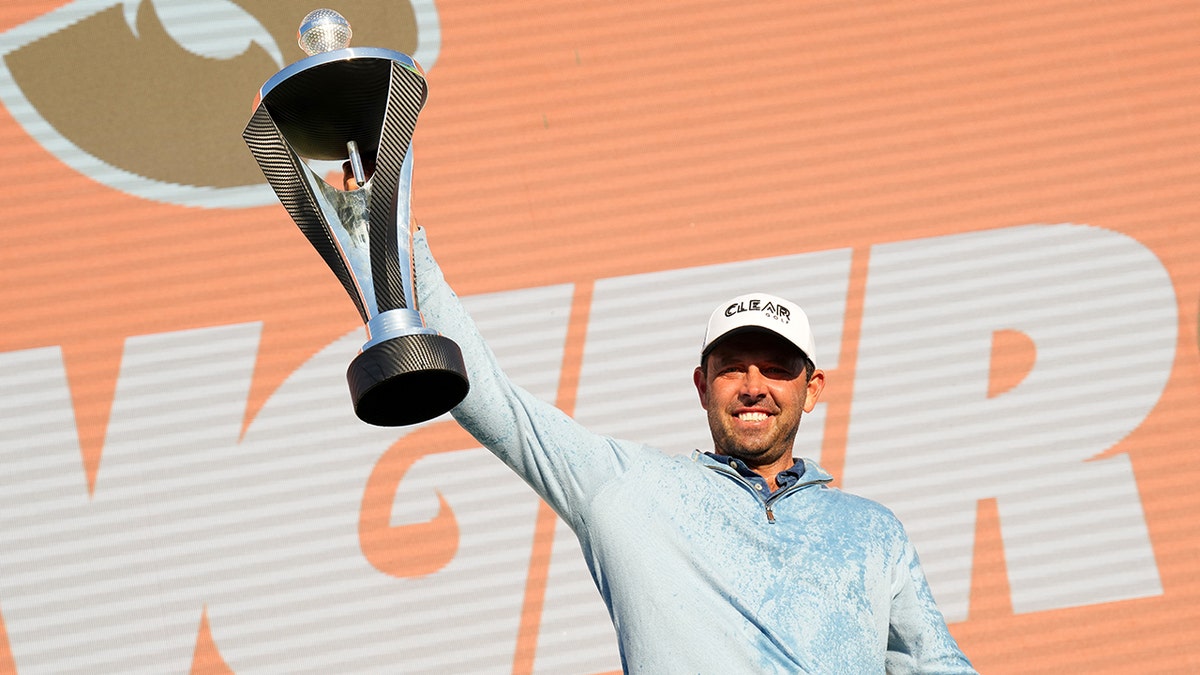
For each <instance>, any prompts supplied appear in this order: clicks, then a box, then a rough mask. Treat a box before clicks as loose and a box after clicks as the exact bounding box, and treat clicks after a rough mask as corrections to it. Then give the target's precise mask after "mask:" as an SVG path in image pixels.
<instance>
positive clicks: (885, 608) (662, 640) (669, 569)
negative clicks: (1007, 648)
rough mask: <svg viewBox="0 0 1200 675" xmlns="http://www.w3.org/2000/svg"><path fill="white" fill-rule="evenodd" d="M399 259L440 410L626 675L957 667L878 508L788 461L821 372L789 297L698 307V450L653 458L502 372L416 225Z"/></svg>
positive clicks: (966, 669)
mask: <svg viewBox="0 0 1200 675" xmlns="http://www.w3.org/2000/svg"><path fill="white" fill-rule="evenodd" d="M413 251H414V265H415V271H416V281H417V284H416V286H417V289H418V294H419V302H420V307H421V311H422V313H423V314H424V316H425V318H426V320H427V321H428V324H429V325H430V326H431V327H433V328H435V329H436V330H438V331H440V332H441V333H442V334H443V335H446V336H447V337H449V338H451V339H453V340H454V341H455V342H457V343H458V344H459V346H460V347H462V351H463V357H464V360H465V362H466V365H467V370H468V372H469V375H470V378H471V391H470V393H469V394H468V395H467V397H466V399H465V400H464V401H463V402H462V403H461V404H459V406H458V407H457V408H455V409H454V411H453V414H454V417H455V419H456V420H458V422H459V423H460V424H461V425H462V426H463V428H465V429H466V430H467V431H468V432H470V433H471V434H472V435H473V436H474V437H475V438H476V440H478V441H479V442H480V443H481V444H482V445H483V446H484V447H486V448H488V449H489V450H491V451H492V452H493V453H494V454H495V455H496V456H497V457H499V458H500V459H501V460H502V461H504V462H505V463H506V464H508V466H509V467H511V468H512V469H513V470H514V471H515V472H516V473H517V474H518V475H520V476H521V477H522V478H523V479H524V480H525V482H527V483H528V484H529V485H530V486H531V487H532V488H533V489H534V490H535V491H536V492H537V493H538V495H540V496H541V497H542V499H544V500H545V501H546V502H547V503H548V504H549V505H550V506H551V507H552V508H553V509H554V510H555V512H557V513H558V515H559V516H561V517H562V519H563V520H564V521H566V523H567V524H568V525H570V527H571V528H572V530H574V532H575V534H576V536H577V537H578V539H579V544H580V547H581V549H582V551H583V555H584V557H585V559H586V560H587V563H588V569H589V571H590V572H591V574H592V578H593V579H594V580H595V582H596V587H597V589H598V590H599V591H600V596H601V598H602V599H603V600H604V602H605V604H606V605H607V606H608V610H609V614H610V616H611V617H612V621H613V626H614V627H615V628H616V632H617V642H618V645H619V648H620V651H621V662H622V667H623V668H624V670H625V672H627V673H650V674H653V675H662V674H670V673H721V674H724V673H755V674H757V673H789V674H790V673H854V674H856V675H857V674H860V673H883V672H885V671H886V672H889V673H948V674H958V673H974V672H975V671H974V670H973V669H972V667H971V664H970V663H969V662H968V661H967V659H966V657H965V656H963V654H962V652H961V651H960V650H959V648H958V646H957V644H956V643H955V641H954V638H953V637H951V635H950V633H949V631H948V630H947V628H946V623H945V620H944V619H943V618H942V615H941V613H940V612H939V611H938V609H937V606H936V605H935V604H934V600H933V597H932V595H931V594H930V592H929V587H928V585H927V584H926V582H925V577H924V574H923V573H922V571H921V566H920V563H919V562H918V561H917V554H916V551H915V550H914V549H913V547H912V544H911V543H910V542H909V540H908V537H907V536H906V534H905V532H904V528H903V527H902V526H901V525H900V523H899V521H897V520H896V518H895V516H894V515H892V513H891V512H890V511H888V510H887V509H885V508H884V507H882V506H880V505H879V504H876V503H875V502H872V501H869V500H866V499H863V498H861V497H856V496H853V495H850V494H847V493H845V492H842V491H840V490H837V489H833V488H831V487H829V485H828V483H829V482H830V480H832V477H831V476H830V475H829V474H828V473H826V472H825V471H824V470H822V469H821V467H819V466H817V465H816V463H814V462H812V461H811V460H807V459H800V458H794V457H793V456H792V446H793V443H794V441H795V438H796V432H797V429H798V428H799V426H800V420H801V417H802V416H803V414H804V413H806V412H809V411H811V410H812V409H813V406H814V405H815V404H816V402H817V399H818V398H819V397H820V394H821V390H822V388H823V387H824V384H825V374H824V373H823V372H821V371H820V370H818V369H816V367H815V365H814V358H815V356H814V354H815V347H814V345H813V337H812V332H811V330H810V329H809V324H808V319H807V318H806V317H805V315H804V312H803V311H801V309H800V308H799V307H798V306H796V305H794V304H792V303H791V302H789V301H787V300H783V299H781V298H777V297H774V296H769V295H765V294H761V293H756V294H751V295H746V296H741V297H738V298H734V299H732V300H730V301H729V302H726V303H722V304H721V305H720V306H719V307H718V308H717V310H716V311H714V312H713V314H712V317H711V318H710V320H709V323H708V329H707V331H706V333H705V336H704V339H703V341H702V348H701V351H700V355H699V356H700V365H699V367H697V368H696V369H695V372H694V373H693V380H694V383H695V386H696V390H697V392H698V394H699V397H700V403H701V405H702V406H703V407H704V408H705V410H706V411H707V412H708V422H709V427H710V429H711V431H712V437H713V451H712V452H700V451H696V452H693V453H691V455H690V456H680V455H668V454H667V453H664V452H662V451H660V450H657V449H654V448H650V447H647V446H646V445H644V444H641V443H637V442H632V441H624V440H617V439H614V438H609V437H606V436H601V435H598V434H594V433H592V432H590V431H588V430H587V429H585V428H583V427H582V426H580V425H579V424H578V423H577V422H575V421H574V420H573V419H571V418H570V417H569V416H567V415H566V414H564V413H563V412H561V411H559V410H558V409H557V408H555V407H553V406H551V405H549V404H547V403H545V402H543V401H541V400H539V399H537V398H535V397H534V396H532V395H531V394H529V393H528V392H526V391H524V390H523V389H521V388H520V387H518V386H516V385H515V384H513V383H512V382H511V381H510V380H509V379H508V378H507V377H506V376H505V375H504V373H503V372H502V371H501V370H500V367H499V365H498V364H497V363H496V360H495V357H494V356H493V354H492V352H491V350H490V349H489V348H488V347H487V345H486V344H485V343H484V341H483V339H482V338H481V337H480V335H479V333H478V331H477V330H476V328H475V326H474V324H473V323H472V322H471V319H470V317H469V316H468V315H467V313H466V311H465V310H464V309H463V307H462V305H461V304H460V303H459V301H458V298H457V297H456V296H455V295H454V292H453V291H452V290H450V288H449V286H448V285H447V284H446V282H445V280H444V278H443V276H442V273H441V271H440V270H439V269H438V267H437V263H436V262H435V261H434V259H433V256H432V255H431V254H430V252H429V248H428V244H427V241H426V236H425V232H424V231H423V230H421V231H418V232H417V233H416V236H415V238H414V248H413ZM680 376H681V377H685V374H684V373H680Z"/></svg>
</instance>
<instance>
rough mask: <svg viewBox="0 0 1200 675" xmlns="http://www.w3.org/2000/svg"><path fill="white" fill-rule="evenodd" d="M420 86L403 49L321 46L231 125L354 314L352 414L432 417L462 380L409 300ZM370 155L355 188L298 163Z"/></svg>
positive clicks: (450, 352) (405, 420)
mask: <svg viewBox="0 0 1200 675" xmlns="http://www.w3.org/2000/svg"><path fill="white" fill-rule="evenodd" d="M320 11H326V12H328V11H329V10H320ZM314 14H316V12H314ZM310 16H311V15H310ZM337 18H338V19H340V16H338V17H337ZM307 20H308V19H307V18H306V21H307ZM342 22H343V23H344V20H342ZM345 29H346V32H347V33H348V31H349V26H348V25H346V27H345ZM302 31H303V26H302ZM427 91H428V90H427V87H426V82H425V77H424V74H423V72H422V70H421V68H420V66H418V65H417V63H416V62H415V61H413V60H412V58H410V57H409V56H407V55H405V54H401V53H400V52H395V51H392V50H388V49H378V48H341V49H333V50H331V51H326V52H321V53H317V54H314V55H311V56H309V57H308V58H305V59H302V60H300V61H297V62H296V63H293V64H291V65H289V66H287V67H286V68H284V69H283V70H281V71H279V72H278V73H276V74H275V75H274V76H273V77H271V79H270V80H268V81H267V83H266V84H264V85H263V86H262V88H261V90H260V91H259V94H258V97H257V99H256V101H255V103H254V114H253V116H252V117H251V119H250V122H249V123H248V124H247V125H246V129H245V131H243V132H242V137H243V138H244V139H245V141H246V144H247V145H248V146H249V148H250V152H251V154H253V155H254V158H255V160H257V161H258V164H259V167H260V168H261V169H262V172H263V174H264V175H265V176H266V179H267V182H268V183H269V184H270V185H271V188H272V189H274V191H275V194H276V195H277V196H278V197H279V201H280V202H282V204H283V206H284V208H285V209H287V212H288V214H289V215H290V216H291V217H292V220H294V221H295V222H296V225H297V226H298V227H299V228H300V231H301V232H303V233H304V236H305V237H307V238H308V241H309V243H311V244H312V246H313V248H315V249H316V250H317V252H318V253H319V254H320V255H321V257H322V258H323V259H324V260H325V263H326V264H327V265H328V266H329V268H330V269H331V270H333V273H334V275H335V276H336V277H337V278H338V280H339V281H341V283H342V286H343V287H344V288H345V289H346V292H347V293H348V294H349V295H350V298H351V299H352V300H353V301H354V304H355V306H356V307H357V308H358V312H359V315H360V316H361V317H362V320H363V321H364V322H365V323H366V328H367V342H366V343H365V344H364V345H363V347H362V351H361V353H360V354H359V355H358V356H357V357H356V358H355V359H354V360H353V361H352V362H351V364H350V367H349V370H348V371H347V374H346V378H347V381H348V382H349V385H350V398H351V401H352V402H353V404H354V411H355V414H357V415H358V417H359V419H361V420H363V421H364V422H368V423H370V424H374V425H378V426H402V425H407V424H415V423H417V422H423V421H425V420H428V419H432V418H434V417H437V416H438V415H441V414H442V413H445V412H447V411H448V410H450V409H451V408H453V407H454V406H455V405H458V403H459V402H460V401H461V400H462V399H463V398H464V397H465V396H466V394H467V390H468V386H469V385H468V381H467V375H466V366H465V365H464V363H463V359H462V352H461V350H460V349H459V347H458V345H457V344H455V343H454V342H453V341H452V340H450V339H449V338H446V337H444V336H442V335H439V334H438V333H437V332H436V331H434V330H432V329H430V328H428V327H426V326H425V322H424V319H423V318H422V317H421V314H420V312H419V311H418V307H417V305H416V293H415V290H414V280H413V274H412V269H413V267H412V230H411V226H410V221H411V194H412V193H411V190H412V136H413V130H414V128H415V127H416V122H417V116H418V114H419V113H420V112H421V108H422V107H423V106H424V105H425V99H426V95H427ZM372 157H373V158H374V165H375V170H374V173H373V175H371V176H370V179H369V180H367V181H366V182H365V183H364V184H363V185H362V187H360V188H359V189H356V190H342V189H339V188H336V187H332V186H330V185H329V184H327V183H326V182H325V181H324V180H323V179H322V178H321V177H320V176H319V175H317V174H316V173H315V172H314V171H313V170H312V169H311V168H310V167H309V166H308V164H307V163H306V162H305V160H306V159H308V160H350V161H351V162H352V163H353V164H355V165H356V173H358V171H357V165H359V164H360V163H361V162H362V160H363V158H366V160H367V162H368V163H369V162H370V158H372ZM364 177H365V176H360V180H362V178H364Z"/></svg>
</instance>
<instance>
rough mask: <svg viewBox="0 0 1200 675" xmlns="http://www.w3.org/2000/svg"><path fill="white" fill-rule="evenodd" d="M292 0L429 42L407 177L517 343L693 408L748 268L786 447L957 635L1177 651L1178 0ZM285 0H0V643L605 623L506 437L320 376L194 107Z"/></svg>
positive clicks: (1197, 256) (235, 100)
mask: <svg viewBox="0 0 1200 675" xmlns="http://www.w3.org/2000/svg"><path fill="white" fill-rule="evenodd" d="M331 6H332V7H333V8H334V9H336V10H338V11H339V12H341V13H342V14H344V15H345V16H346V17H347V19H349V21H350V23H351V24H352V26H353V27H354V31H355V36H354V40H353V43H352V44H354V45H357V46H378V47H387V48H391V49H397V50H400V51H404V52H406V53H411V54H413V55H414V56H415V57H416V59H417V60H418V61H419V62H421V63H422V65H424V66H425V68H426V70H427V73H428V80H429V85H430V97H429V101H428V104H427V105H426V108H425V110H424V112H423V113H422V115H421V121H420V123H419V124H418V126H417V132H416V137H415V141H414V146H415V154H416V164H415V166H416V169H415V180H414V182H415V188H414V208H415V210H416V213H417V218H418V221H419V222H420V223H421V225H422V226H423V227H425V228H426V229H427V230H428V233H429V238H430V242H431V245H432V248H433V250H434V252H435V253H436V254H437V256H438V258H439V260H440V262H441V264H442V267H443V269H444V271H445V272H446V275H447V278H448V279H449V280H450V282H451V283H452V285H454V287H455V289H456V291H457V292H458V293H459V294H460V295H461V296H463V297H464V298H465V300H466V302H467V304H468V306H469V308H470V309H471V310H472V313H473V314H474V315H475V317H476V319H477V320H478V322H479V324H480V328H481V330H482V331H483V332H484V334H485V336H486V337H488V339H489V341H490V343H491V344H492V346H493V347H494V349H495V351H496V352H497V354H498V356H499V358H500V360H501V362H502V363H503V364H504V365H505V367H506V369H507V370H508V371H509V372H510V374H511V375H512V376H513V378H514V379H515V380H516V381H518V382H519V383H521V384H522V385H523V386H525V387H527V388H528V389H530V390H531V391H532V392H533V393H535V394H536V395H538V396H540V397H542V398H544V399H545V400H548V401H551V402H554V403H556V404H557V405H559V406H560V407H562V408H563V409H565V410H567V411H568V412H570V413H572V414H573V415H575V417H577V418H578V419H579V420H580V421H582V422H583V423H584V424H586V425H588V426H589V427H591V428H593V429H594V430H596V431H598V432H601V433H605V434H610V435H614V436H618V437H622V438H629V439H634V440H640V441H644V442H646V443H649V444H651V445H655V446H657V447H661V448H663V449H665V450H667V451H668V452H672V453H686V452H690V451H691V450H692V449H694V448H701V449H704V448H708V447H710V444H711V439H709V437H708V432H707V427H706V425H705V418H704V413H703V411H702V410H701V408H700V406H699V404H698V402H697V400H696V398H695V392H694V390H693V389H692V385H691V370H692V368H693V367H694V365H695V362H696V359H697V353H698V351H699V345H700V340H701V337H702V334H703V325H704V322H705V320H706V318H707V314H708V312H709V311H710V309H711V307H712V306H714V305H715V304H716V303H717V302H719V301H720V300H722V299H724V298H727V297H730V296H733V295H736V294H738V293H742V292H747V291H750V290H764V291H768V292H774V293H778V294H781V295H784V296H787V297H789V298H792V299H794V300H796V301H797V302H799V303H800V304H802V305H803V306H805V307H806V309H809V310H810V316H811V318H812V320H813V324H814V328H815V330H816V333H817V342H818V349H819V353H820V354H821V357H822V366H823V367H824V368H825V369H826V371H827V374H828V378H827V382H828V386H827V388H826V395H825V398H824V402H823V403H821V404H820V405H819V406H818V408H817V411H816V412H815V413H814V414H813V415H812V416H810V417H806V419H805V422H804V424H803V425H802V426H801V432H800V439H799V445H800V446H801V447H800V452H802V453H803V454H805V455H807V456H810V457H812V458H814V459H817V460H818V461H820V462H821V463H822V465H823V466H825V467H826V468H827V469H829V470H830V471H831V472H832V473H833V474H834V475H835V476H837V479H836V485H838V486H840V487H843V488H845V489H847V490H850V491H853V492H857V493H859V494H863V495H865V496H868V497H872V498H874V499H878V500H880V501H882V502H883V503H885V504H886V505H888V506H889V507H890V508H892V509H893V510H895V511H896V513H897V514H898V515H899V516H900V518H901V519H902V520H903V521H904V523H905V525H906V527H907V528H908V529H909V531H910V534H911V535H912V538H913V540H914V542H915V543H916V545H917V548H918V550H919V551H920V554H921V556H922V560H923V562H924V565H925V568H926V572H927V574H928V576H929V579H930V584H931V586H932V588H933V591H934V594H935V595H936V596H937V598H938V600H939V604H940V606H941V608H942V610H943V612H944V613H945V614H946V617H947V620H948V621H949V622H950V628H951V631H952V632H953V633H954V634H955V636H956V637H957V638H958V640H959V641H960V643H961V645H962V647H963V649H964V651H965V652H966V653H967V655H968V656H969V657H970V658H971V659H972V660H973V661H974V663H975V664H976V666H977V667H978V668H979V669H980V671H981V672H986V673H1029V672H1089V673H1103V672H1112V673H1117V672H1120V673H1124V672H1129V671H1130V670H1131V669H1132V670H1136V671H1138V672H1155V673H1168V672H1180V673H1182V672H1195V671H1197V670H1200V656H1197V654H1196V650H1195V648H1194V645H1195V644H1196V643H1197V641H1198V640H1200V630H1198V629H1197V626H1200V609H1198V608H1200V581H1198V580H1197V577H1196V574H1195V570H1196V566H1197V564H1198V563H1200V538H1198V537H1197V536H1196V532H1197V531H1198V529H1200V516H1198V515H1197V514H1200V492H1198V491H1197V490H1196V489H1195V487H1194V486H1195V485H1196V484H1197V483H1198V482H1200V459H1198V456H1197V453H1196V446H1197V440H1198V439H1197V432H1196V429H1197V425H1198V423H1200V412H1198V410H1200V408H1198V407H1197V405H1196V404H1197V401H1198V397H1200V354H1198V340H1197V337H1198V335H1197V321H1198V304H1200V236H1198V234H1197V233H1198V230H1197V222H1198V220H1200V204H1198V200H1197V195H1200V88H1197V82H1200V6H1197V5H1195V3H1186V2H1179V3H1171V2H1153V3H1146V2H1130V1H1125V0H1117V1H1114V2H1106V3H1090V2H1079V1H1072V0H1061V1H1051V2H1045V1H1040V2H1022V1H1017V2H1007V3H991V4H980V3H968V2H946V1H931V2H909V3H894V2H875V1H867V2H860V3H819V2H807V1H804V2H766V3H752V4H747V3H721V2H712V1H710V0H656V1H652V2H649V3H633V4H630V3H611V2H595V1H592V0H583V1H580V0H570V1H569V2H568V1H566V0H549V1H548V2H541V3H538V4H537V5H536V6H533V5H530V4H529V3H521V2H515V1H513V0H498V1H496V2H488V3H455V2H447V1H446V0H436V2H435V0H416V1H414V2H409V1H408V0H345V1H343V2H340V3H339V4H337V5H331ZM316 7H317V6H316V5H312V4H311V3H309V4H306V3H302V2H296V1H295V0H269V1H268V0H257V1H251V0H236V1H233V0H204V1H195V0H189V1H187V2H183V1H173V0H75V1H73V2H61V1H45V0H32V1H30V2H23V3H8V4H6V5H5V6H4V7H3V8H0V153H3V154H2V157H3V158H4V160H5V161H4V162H3V166H2V167H0V174H2V175H0V325H2V326H3V330H2V331H0V672H9V673H20V674H21V675H28V674H31V673H61V672H83V671H87V672H122V673H139V672H145V673H204V674H210V673H230V672H236V673H239V674H242V673H245V674H252V673H273V672H281V673H283V672H288V673H290V672H301V671H303V672H372V671H375V672H412V673H417V672H468V673H521V674H526V673H538V674H541V673H547V674H548V673H575V674H578V675H596V674H599V673H608V672H614V671H618V670H619V668H620V662H619V659H618V657H617V653H616V646H615V640H614V637H613V631H612V627H611V624H610V623H609V620H608V617H607V614H606V612H605V611H604V607H603V605H602V603H601V602H600V600H599V595H598V593H597V592H596V590H595V589H594V587H593V586H592V583H591V580H590V579H589V578H588V576H587V573H586V569H585V568H584V567H583V564H582V557H581V555H580V553H579V550H578V547H577V545H576V543H575V541H574V538H573V536H572V535H571V533H570V532H569V531H567V528H566V527H565V526H563V525H562V524H561V523H559V522H557V521H556V518H555V516H554V515H553V514H552V513H551V512H550V510H549V509H548V508H547V507H546V506H544V505H543V504H541V503H540V502H539V501H538V500H537V498H536V497H535V496H533V494H532V493H531V492H530V490H529V489H528V488H527V487H525V485H524V484H522V483H521V482H520V480H519V479H517V478H515V477H514V476H512V475H510V473H509V472H508V471H507V469H505V468H504V467H503V466H502V465H500V463H499V462H498V461H496V460H494V459H493V458H492V457H491V455H490V454H488V453H487V452H486V451H485V450H482V449H480V448H479V447H478V445H477V444H476V443H475V442H474V441H473V440H472V439H471V438H470V437H469V436H467V435H466V434H465V433H464V432H462V431H461V430H460V429H459V428H458V427H457V425H456V424H455V423H454V422H453V421H451V420H449V418H448V417H444V418H440V419H438V420H434V421H431V422H429V423H426V424H423V425H421V426H418V427H410V428H399V429H394V428H393V429H382V428H373V427H369V426H366V425H364V424H362V423H361V422H359V421H358V420H357V419H356V418H355V417H354V414H353V411H352V409H351V405H350V400H349V396H348V394H347V391H346V383H345V369H346V366H347V365H348V364H349V362H350V360H351V359H352V358H353V357H354V355H355V353H356V352H357V349H358V348H359V347H360V346H361V344H362V342H363V340H364V337H363V330H362V325H361V321H360V320H359V317H358V315H357V313H356V312H355V309H354V306H353V303H352V302H350V300H349V299H348V298H347V297H346V295H345V292H344V291H343V290H342V288H341V286H340V284H339V283H337V281H336V279H335V278H334V277H333V275H332V274H331V273H330V271H329V269H328V268H327V267H326V266H325V264H324V263H323V262H322V261H321V260H320V258H319V257H318V256H317V254H316V253H315V252H314V251H313V250H312V247H311V246H310V245H309V244H308V242H307V241H306V240H305V239H304V237H303V235H302V234H301V233H300V232H299V231H298V230H297V229H296V227H295V225H294V224H293V223H292V222H291V220H290V218H288V216H287V215H286V213H285V212H284V210H283V208H282V207H281V206H280V205H279V204H278V203H277V201H276V200H275V197H274V195H273V194H272V193H271V191H270V189H269V188H268V187H267V186H266V185H265V182H264V180H263V178H262V175H261V173H259V170H258V168H257V166H256V165H255V164H254V161H253V159H252V158H251V156H250V154H249V152H248V151H247V149H246V148H245V145H244V143H243V142H242V139H241V135H240V134H241V130H242V128H243V127H244V125H245V123H246V121H247V119H248V117H249V115H250V112H251V104H252V101H253V98H254V95H255V93H256V91H257V89H258V87H259V86H260V85H261V84H262V83H263V82H264V81H265V80H266V79H267V78H268V77H270V76H271V75H272V74H273V73H274V72H276V71H277V70H279V69H280V68H281V67H283V66H284V65H286V64H288V63H290V62H292V61H295V60H298V59H299V58H301V57H302V56H303V54H302V52H301V51H300V50H299V48H298V47H297V46H296V44H295V30H296V26H297V25H298V24H299V21H300V19H301V18H302V17H303V16H304V15H305V14H306V13H307V12H308V11H309V10H311V9H315V8H316ZM322 170H323V171H324V170H329V171H335V172H336V174H337V175H338V176H340V169H335V168H334V167H322Z"/></svg>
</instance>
